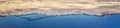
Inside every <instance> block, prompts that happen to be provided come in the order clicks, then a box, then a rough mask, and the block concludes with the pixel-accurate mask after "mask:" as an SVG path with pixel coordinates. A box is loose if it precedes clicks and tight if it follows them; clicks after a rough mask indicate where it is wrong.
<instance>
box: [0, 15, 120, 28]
mask: <svg viewBox="0 0 120 28" xmlns="http://www.w3.org/2000/svg"><path fill="white" fill-rule="evenodd" d="M37 17H40V15H36V16H32V17H31V18H37ZM0 28H120V15H119V14H116V15H108V16H103V17H100V16H90V15H82V14H81V15H70V16H56V17H49V18H44V19H38V20H33V21H28V20H26V19H23V18H18V17H15V16H8V17H0Z"/></svg>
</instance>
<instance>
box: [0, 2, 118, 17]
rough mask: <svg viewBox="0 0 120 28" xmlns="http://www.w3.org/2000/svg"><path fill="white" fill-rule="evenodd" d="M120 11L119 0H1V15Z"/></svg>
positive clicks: (101, 13)
mask: <svg viewBox="0 0 120 28" xmlns="http://www.w3.org/2000/svg"><path fill="white" fill-rule="evenodd" d="M118 13H120V2H119V0H114V1H113V0H110V1H107V0H106V1H104V0H102V1H99V0H0V15H1V16H9V15H25V14H45V15H52V16H56V15H58V16H60V15H69V14H88V15H107V14H118Z"/></svg>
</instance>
